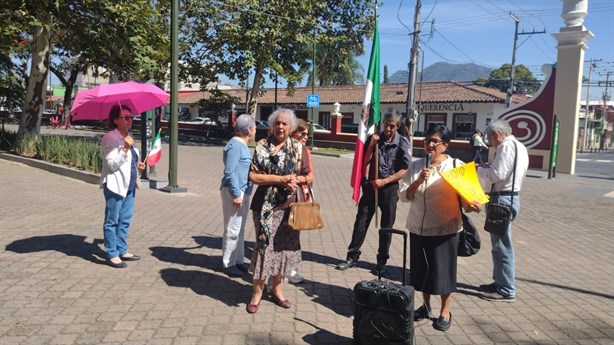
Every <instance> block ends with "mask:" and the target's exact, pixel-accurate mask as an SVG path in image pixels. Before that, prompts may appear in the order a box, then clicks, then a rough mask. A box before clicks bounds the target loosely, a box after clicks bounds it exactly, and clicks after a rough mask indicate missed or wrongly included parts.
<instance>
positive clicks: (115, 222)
mask: <svg viewBox="0 0 614 345" xmlns="http://www.w3.org/2000/svg"><path fill="white" fill-rule="evenodd" d="M131 115H132V111H131V110H130V108H128V107H127V106H120V105H115V106H113V107H112V108H111V111H110V113H109V128H111V131H109V132H108V133H107V134H105V135H104V137H102V155H103V159H102V173H101V176H100V187H101V188H102V189H103V193H104V198H105V202H106V203H105V210H104V223H103V232H104V247H105V251H106V252H107V264H108V265H109V266H111V267H114V268H124V267H126V266H127V265H126V263H125V262H124V261H137V260H139V259H140V257H139V256H138V255H135V254H132V253H129V252H128V243H127V241H126V240H127V238H128V229H129V227H130V221H131V220H132V215H133V213H134V197H135V194H136V189H137V185H138V184H140V183H139V182H140V181H139V179H140V173H139V172H140V171H142V170H143V169H145V163H143V162H141V161H139V151H138V149H137V148H136V147H134V139H133V138H132V136H131V135H130V132H129V131H130V128H131V127H132V118H131Z"/></svg>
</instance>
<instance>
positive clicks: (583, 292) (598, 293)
mask: <svg viewBox="0 0 614 345" xmlns="http://www.w3.org/2000/svg"><path fill="white" fill-rule="evenodd" d="M516 280H521V281H524V282H527V283H532V284H539V285H545V286H551V287H555V288H558V289H563V290H569V291H575V292H579V293H582V294H587V295H593V296H598V297H603V298H607V299H614V295H608V294H606V293H603V292H597V291H590V290H586V289H579V288H575V287H571V286H566V285H561V284H554V283H548V282H545V281H541V280H535V279H525V278H516Z"/></svg>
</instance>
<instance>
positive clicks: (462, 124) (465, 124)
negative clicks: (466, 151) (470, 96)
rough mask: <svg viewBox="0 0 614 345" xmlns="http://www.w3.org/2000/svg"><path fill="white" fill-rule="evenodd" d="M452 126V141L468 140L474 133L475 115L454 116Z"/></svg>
mask: <svg viewBox="0 0 614 345" xmlns="http://www.w3.org/2000/svg"><path fill="white" fill-rule="evenodd" d="M452 116H453V121H454V123H453V124H452V128H453V130H452V137H453V138H454V139H466V140H469V138H471V136H472V135H473V132H474V131H475V117H476V114H472V113H469V114H454V115H452Z"/></svg>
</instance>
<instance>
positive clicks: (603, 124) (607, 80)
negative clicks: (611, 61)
mask: <svg viewBox="0 0 614 345" xmlns="http://www.w3.org/2000/svg"><path fill="white" fill-rule="evenodd" d="M610 74H612V72H611V71H608V72H607V73H606V75H605V90H604V91H603V111H602V112H601V133H599V140H604V142H601V143H600V144H599V148H601V144H603V148H604V149H605V148H606V147H605V145H606V143H605V139H602V137H601V136H602V133H604V131H605V130H606V128H607V125H608V122H607V121H606V119H605V117H606V114H607V112H608V100H609V99H610V95H609V94H608V84H609V83H610Z"/></svg>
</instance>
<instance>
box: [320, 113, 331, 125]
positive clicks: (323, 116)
mask: <svg viewBox="0 0 614 345" xmlns="http://www.w3.org/2000/svg"><path fill="white" fill-rule="evenodd" d="M318 121H319V122H318V123H319V124H320V125H322V126H323V127H324V128H326V129H330V111H320V112H318Z"/></svg>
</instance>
